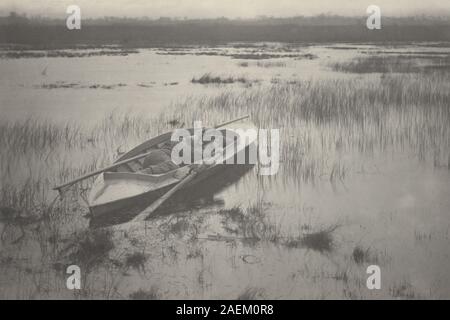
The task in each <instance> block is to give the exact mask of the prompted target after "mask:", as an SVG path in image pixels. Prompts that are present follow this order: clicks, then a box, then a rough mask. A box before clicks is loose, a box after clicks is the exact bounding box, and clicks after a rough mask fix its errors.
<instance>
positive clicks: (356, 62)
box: [331, 55, 450, 73]
mask: <svg viewBox="0 0 450 320" xmlns="http://www.w3.org/2000/svg"><path fill="white" fill-rule="evenodd" d="M331 67H332V69H333V70H335V71H339V72H352V73H423V72H427V71H433V70H441V71H444V72H445V71H448V70H449V69H450V56H445V57H440V56H430V55H428V56H424V55H376V56H375V55H373V56H367V57H358V58H355V59H353V60H351V61H347V62H339V63H334V64H332V65H331Z"/></svg>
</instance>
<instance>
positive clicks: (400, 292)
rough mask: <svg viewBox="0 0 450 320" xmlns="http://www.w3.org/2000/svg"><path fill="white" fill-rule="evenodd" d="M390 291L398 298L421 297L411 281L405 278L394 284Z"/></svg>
mask: <svg viewBox="0 0 450 320" xmlns="http://www.w3.org/2000/svg"><path fill="white" fill-rule="evenodd" d="M389 293H390V295H391V296H392V297H394V298H398V299H417V298H420V297H419V296H418V295H417V293H416V292H415V291H414V287H413V286H412V284H411V283H409V282H408V281H406V280H403V281H401V282H399V283H396V284H394V285H392V286H391V287H390V288H389Z"/></svg>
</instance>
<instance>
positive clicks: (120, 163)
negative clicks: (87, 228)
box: [53, 115, 249, 192]
mask: <svg viewBox="0 0 450 320" xmlns="http://www.w3.org/2000/svg"><path fill="white" fill-rule="evenodd" d="M248 117H249V115H246V116H243V117H240V118H237V119H234V120H231V121H228V122H225V123H222V124H220V125H217V126H215V127H214V128H215V129H217V128H220V127H223V126H226V125H227V124H230V123H233V122H236V121H240V120H243V119H246V118H248ZM153 151H154V150H152V151H150V152H147V153H143V154H139V155H137V156H134V157H132V158H129V159H125V160H122V161H119V162H116V163H114V164H112V165H110V166H108V167H104V168H102V169H98V170H95V171H92V172H90V173H87V174H85V175H83V176H81V177H78V178H76V179H74V180H71V181H69V182H66V183H64V184H61V185H59V186H56V187H54V188H53V190H58V192H61V189H63V188H65V187H69V186H71V185H73V184H75V183H77V182H79V181H81V180H84V179H87V178H90V177H93V176H95V175H97V174H100V173H102V172H105V171H108V170H111V169H114V168H117V167H118V166H120V165H122V164H126V163H129V162H132V161H134V160H138V159H141V158H143V157H146V156H148V155H149V154H150V153H152V152H153Z"/></svg>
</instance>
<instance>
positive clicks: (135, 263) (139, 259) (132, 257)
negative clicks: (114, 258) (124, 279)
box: [124, 252, 148, 273]
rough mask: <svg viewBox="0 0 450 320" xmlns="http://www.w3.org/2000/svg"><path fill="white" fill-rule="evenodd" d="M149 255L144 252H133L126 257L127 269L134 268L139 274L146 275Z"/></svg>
mask: <svg viewBox="0 0 450 320" xmlns="http://www.w3.org/2000/svg"><path fill="white" fill-rule="evenodd" d="M147 259H148V257H147V255H145V254H144V253H143V252H133V253H131V254H129V255H127V256H126V258H125V263H124V265H125V266H126V267H127V268H133V269H135V270H137V271H139V272H143V273H145V263H146V262H147Z"/></svg>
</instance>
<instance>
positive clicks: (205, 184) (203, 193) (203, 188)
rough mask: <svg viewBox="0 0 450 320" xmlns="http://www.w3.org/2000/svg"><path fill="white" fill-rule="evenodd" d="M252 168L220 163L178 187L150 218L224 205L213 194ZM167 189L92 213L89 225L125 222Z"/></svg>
mask: <svg viewBox="0 0 450 320" xmlns="http://www.w3.org/2000/svg"><path fill="white" fill-rule="evenodd" d="M253 167H254V165H253V164H240V165H239V164H234V165H222V166H220V167H218V168H217V169H216V170H215V172H214V174H213V175H209V176H207V177H204V178H203V179H201V180H200V181H198V182H197V183H196V184H195V185H192V186H191V187H189V188H187V189H181V190H179V191H178V192H177V193H176V194H175V195H174V196H173V197H172V198H171V199H169V200H168V201H167V202H166V203H164V204H163V205H162V206H161V207H159V208H158V209H157V210H156V211H154V212H153V213H152V217H156V216H161V215H166V214H173V213H177V212H184V211H190V210H198V209H205V208H211V209H213V208H219V207H223V206H224V204H225V203H224V200H223V199H221V198H217V194H218V193H220V192H222V191H223V190H225V189H226V188H227V187H229V186H231V185H233V184H235V183H236V182H237V181H239V180H240V179H241V178H242V177H243V176H245V175H246V174H247V173H249V171H251V170H252V169H253ZM168 190H169V189H166V188H164V189H161V190H160V191H159V192H158V193H157V194H152V195H150V196H149V197H148V198H145V199H140V200H139V201H137V202H134V203H130V204H129V206H127V207H126V209H121V210H118V211H111V212H108V213H107V214H103V215H100V216H92V218H91V220H90V227H91V228H98V227H105V226H111V225H115V224H121V223H125V222H128V221H130V220H131V219H133V218H134V217H135V216H137V215H138V214H139V213H140V212H141V211H142V210H144V209H145V208H146V207H148V206H149V205H150V204H151V203H153V202H154V201H155V200H156V199H158V198H159V197H160V196H162V195H163V194H164V193H165V192H167V191H168ZM150 219H151V218H150Z"/></svg>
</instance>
